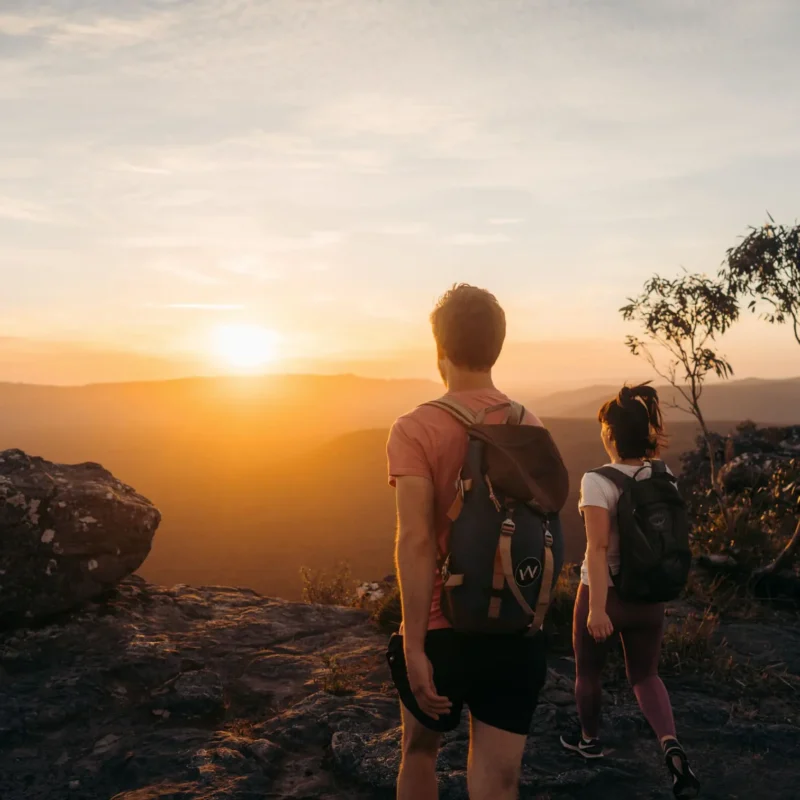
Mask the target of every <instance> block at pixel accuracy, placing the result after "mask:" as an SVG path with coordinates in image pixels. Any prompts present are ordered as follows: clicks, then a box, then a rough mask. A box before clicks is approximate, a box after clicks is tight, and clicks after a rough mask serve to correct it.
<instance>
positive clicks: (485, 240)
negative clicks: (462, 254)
mask: <svg viewBox="0 0 800 800" xmlns="http://www.w3.org/2000/svg"><path fill="white" fill-rule="evenodd" d="M510 241H511V238H510V237H508V236H505V235H503V234H502V233H455V234H452V235H451V236H446V237H445V238H444V242H445V244H454V245H458V246H460V247H472V246H477V247H480V246H483V245H491V244H506V243H507V242H510Z"/></svg>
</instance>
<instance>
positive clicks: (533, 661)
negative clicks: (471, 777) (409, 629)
mask: <svg viewBox="0 0 800 800" xmlns="http://www.w3.org/2000/svg"><path fill="white" fill-rule="evenodd" d="M546 651H547V644H546V639H545V634H544V633H543V632H541V631H540V632H539V633H538V634H536V635H535V636H519V635H513V636H512V635H500V634H468V633H458V632H456V631H454V630H452V629H450V628H445V629H442V630H435V631H428V634H427V636H426V637H425V653H426V655H427V656H428V659H429V660H430V662H431V665H432V666H433V682H434V684H435V685H436V691H437V692H438V693H439V694H440V695H442V696H444V697H447V698H448V699H449V700H450V702H451V703H452V704H453V707H452V709H451V711H450V713H449V714H448V715H447V716H443V717H441V716H440V717H439V719H438V720H436V719H433V718H432V717H429V716H428V715H427V714H424V713H423V712H422V711H421V710H420V707H419V706H418V705H417V701H416V699H415V698H414V695H413V694H412V692H411V687H410V685H409V683H408V673H407V672H406V661H405V656H404V653H403V637H402V636H399V635H397V634H395V635H394V636H392V638H391V640H390V641H389V648H388V650H387V653H386V657H387V659H388V661H389V668H390V670H391V672H392V680H393V681H394V685H395V686H396V687H397V691H398V693H399V694H400V700H401V701H402V703H403V705H404V706H405V707H406V708H407V709H408V710H409V712H411V714H413V715H414V717H416V719H418V720H419V721H420V722H421V723H422V724H423V725H424V726H425V727H426V728H429V729H430V730H432V731H439V732H441V733H444V732H446V731H451V730H453V729H454V728H456V727H457V726H458V723H459V721H460V720H461V712H462V710H463V707H464V704H465V703H466V704H467V706H468V707H469V710H470V713H471V714H472V716H473V717H474V718H475V719H477V720H479V721H480V722H484V723H486V724H487V725H491V726H492V727H494V728H499V729H500V730H503V731H508V732H509V733H519V734H522V735H527V734H528V731H529V729H530V726H531V720H532V719H533V712H534V711H535V710H536V704H537V702H538V700H539V692H540V691H541V688H542V686H543V685H544V682H545V678H546V676H547V652H546Z"/></svg>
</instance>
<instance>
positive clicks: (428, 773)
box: [397, 703, 488, 800]
mask: <svg viewBox="0 0 800 800" xmlns="http://www.w3.org/2000/svg"><path fill="white" fill-rule="evenodd" d="M400 711H401V713H402V717H403V754H402V758H403V760H402V763H401V764H400V774H399V775H398V776H397V800H437V798H438V797H439V789H438V786H437V783H436V757H437V756H438V755H439V744H440V742H441V738H442V737H441V734H440V733H436V732H435V731H432V730H430V729H428V728H426V727H425V726H424V725H423V724H422V723H421V722H419V720H417V719H416V718H415V717H414V716H413V715H412V714H411V713H410V712H409V711H408V709H407V708H406V707H405V706H404V705H403V704H402V703H401V704H400ZM487 796H488V795H487Z"/></svg>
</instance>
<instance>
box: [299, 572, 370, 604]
mask: <svg viewBox="0 0 800 800" xmlns="http://www.w3.org/2000/svg"><path fill="white" fill-rule="evenodd" d="M300 578H301V579H302V581H303V595H302V596H303V602H305V603H316V604H319V605H324V606H355V605H358V597H357V595H356V582H355V580H353V577H352V575H351V574H350V566H349V565H348V564H344V563H342V564H339V566H338V567H336V569H335V570H333V571H332V572H328V571H327V570H312V569H309V568H308V567H301V568H300Z"/></svg>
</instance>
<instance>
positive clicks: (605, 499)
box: [578, 464, 672, 586]
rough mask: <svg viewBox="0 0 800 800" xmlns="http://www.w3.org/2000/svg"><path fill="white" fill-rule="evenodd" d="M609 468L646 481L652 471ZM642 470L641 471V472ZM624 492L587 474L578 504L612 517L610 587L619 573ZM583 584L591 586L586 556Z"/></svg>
mask: <svg viewBox="0 0 800 800" xmlns="http://www.w3.org/2000/svg"><path fill="white" fill-rule="evenodd" d="M605 466H607V467H613V468H614V469H618V470H619V471H620V472H622V473H624V474H625V475H628V476H629V477H631V478H632V477H633V476H634V475H636V473H637V472H638V473H639V474H638V475H636V480H639V481H641V480H644V479H645V478H649V477H650V475H651V473H652V469H651V468H650V466H649V465H648V466H645V467H644V469H643V468H642V467H637V466H629V465H628V464H606V465H605ZM640 470H641V471H640ZM667 471H668V472H669V474H670V475H672V472H671V471H670V469H669V467H667ZM621 494H622V492H621V491H620V490H619V489H618V488H617V487H616V485H615V484H614V483H612V482H611V481H610V480H609V479H608V478H604V477H603V476H602V475H598V474H597V473H596V472H587V473H586V474H585V475H584V476H583V479H582V480H581V499H580V501H579V502H578V508H579V509H581V510H583V509H584V508H585V507H586V506H598V507H599V508H606V509H608V513H609V514H610V516H611V528H610V529H609V533H608V568H609V571H610V574H609V576H608V585H609V586H613V585H614V582H613V581H612V580H611V575H616V574H617V573H618V572H619V531H618V529H617V502H618V501H619V496H620V495H621ZM581 582H582V583H585V584H586V585H587V586H588V585H589V570H588V568H587V566H586V557H585V556H584V559H583V564H581Z"/></svg>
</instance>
